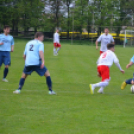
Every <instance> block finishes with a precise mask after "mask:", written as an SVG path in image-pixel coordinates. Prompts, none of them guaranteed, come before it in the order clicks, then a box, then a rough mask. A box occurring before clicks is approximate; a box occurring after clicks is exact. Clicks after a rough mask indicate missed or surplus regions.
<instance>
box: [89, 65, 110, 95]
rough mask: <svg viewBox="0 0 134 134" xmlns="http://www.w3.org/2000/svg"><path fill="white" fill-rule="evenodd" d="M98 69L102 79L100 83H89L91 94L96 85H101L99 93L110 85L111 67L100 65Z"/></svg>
mask: <svg viewBox="0 0 134 134" xmlns="http://www.w3.org/2000/svg"><path fill="white" fill-rule="evenodd" d="M97 70H98V74H99V76H101V77H102V81H101V82H99V83H95V84H90V85H89V86H90V92H91V94H94V90H95V88H96V87H100V89H99V91H98V93H103V90H104V88H105V87H106V86H108V84H109V81H110V76H109V68H108V67H107V66H99V67H98V68H97Z"/></svg>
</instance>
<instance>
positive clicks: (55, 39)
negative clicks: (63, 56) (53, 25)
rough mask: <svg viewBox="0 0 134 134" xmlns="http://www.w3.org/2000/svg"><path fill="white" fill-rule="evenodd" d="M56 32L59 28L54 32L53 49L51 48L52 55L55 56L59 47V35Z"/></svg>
mask: <svg viewBox="0 0 134 134" xmlns="http://www.w3.org/2000/svg"><path fill="white" fill-rule="evenodd" d="M58 32H59V30H58V29H57V30H56V32H55V33H54V49H53V54H54V56H57V55H58V52H59V50H60V49H61V44H60V37H59V33H58Z"/></svg>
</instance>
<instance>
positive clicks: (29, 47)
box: [13, 32, 56, 95]
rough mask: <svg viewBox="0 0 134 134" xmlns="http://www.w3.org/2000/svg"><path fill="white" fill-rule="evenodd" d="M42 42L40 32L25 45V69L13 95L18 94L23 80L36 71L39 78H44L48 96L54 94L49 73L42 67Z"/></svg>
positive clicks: (42, 38)
mask: <svg viewBox="0 0 134 134" xmlns="http://www.w3.org/2000/svg"><path fill="white" fill-rule="evenodd" d="M43 40H44V35H43V33H42V32H37V33H36V34H35V39H34V40H31V41H29V42H28V43H27V44H26V47H25V51H24V59H25V67H24V70H23V73H22V77H21V79H20V82H19V87H18V89H17V90H15V91H14V92H13V93H15V94H19V93H20V92H21V89H22V87H23V85H24V82H25V79H26V78H27V76H28V75H31V73H32V72H33V71H36V72H37V73H38V74H39V75H40V76H45V77H46V83H47V85H48V89H49V94H50V95H53V94H56V93H55V92H54V91H53V90H52V81H51V77H50V73H49V71H48V70H47V68H46V67H45V66H44V64H45V61H44V44H43V43H42V41H43Z"/></svg>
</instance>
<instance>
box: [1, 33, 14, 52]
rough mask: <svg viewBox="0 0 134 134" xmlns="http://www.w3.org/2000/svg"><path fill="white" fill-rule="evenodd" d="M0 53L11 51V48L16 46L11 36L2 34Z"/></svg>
mask: <svg viewBox="0 0 134 134" xmlns="http://www.w3.org/2000/svg"><path fill="white" fill-rule="evenodd" d="M0 43H4V44H3V45H0V51H11V46H12V45H14V39H13V37H12V36H11V35H5V34H0Z"/></svg>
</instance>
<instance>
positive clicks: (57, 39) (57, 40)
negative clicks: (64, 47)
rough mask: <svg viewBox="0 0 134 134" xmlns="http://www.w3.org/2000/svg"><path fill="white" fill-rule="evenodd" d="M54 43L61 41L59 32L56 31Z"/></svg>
mask: <svg viewBox="0 0 134 134" xmlns="http://www.w3.org/2000/svg"><path fill="white" fill-rule="evenodd" d="M54 43H60V39H59V34H58V33H57V32H56V33H54Z"/></svg>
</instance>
